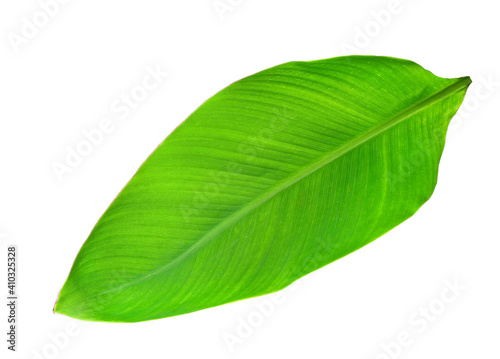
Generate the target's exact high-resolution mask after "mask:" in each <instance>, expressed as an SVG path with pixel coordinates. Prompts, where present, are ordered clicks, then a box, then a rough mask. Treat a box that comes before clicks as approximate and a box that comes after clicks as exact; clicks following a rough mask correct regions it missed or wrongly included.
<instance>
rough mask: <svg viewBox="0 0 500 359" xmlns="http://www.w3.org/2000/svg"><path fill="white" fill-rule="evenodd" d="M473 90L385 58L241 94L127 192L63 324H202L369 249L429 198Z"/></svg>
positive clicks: (276, 73) (323, 66)
mask: <svg viewBox="0 0 500 359" xmlns="http://www.w3.org/2000/svg"><path fill="white" fill-rule="evenodd" d="M469 84H470V79H469V78H468V77H462V78H456V79H444V78H440V77H437V76H435V75H433V74H432V73H430V72H429V71H427V70H425V69H423V68H422V67H420V66H419V65H417V64H415V63H413V62H410V61H407V60H401V59H395V58H388V57H373V56H349V57H339V58H332V59H326V60H319V61H312V62H291V63H286V64H283V65H279V66H276V67H273V68H270V69H268V70H264V71H262V72H259V73H257V74H255V75H252V76H249V77H247V78H244V79H242V80H240V81H237V82H235V83H233V84H232V85H230V86H228V87H227V88H225V89H224V90H222V91H220V92H219V93H217V94H216V95H215V96H213V97H212V98H210V99H209V100H207V101H206V102H205V103H204V104H203V105H202V106H200V107H199V108H198V109H197V110H196V111H195V112H194V113H193V114H192V115H191V116H190V117H189V118H188V119H186V120H185V121H184V122H183V123H182V124H181V125H180V126H179V127H178V128H177V129H176V130H175V131H174V132H173V133H172V134H170V136H168V137H167V139H166V140H165V141H164V142H163V143H162V144H161V145H160V146H159V147H158V148H157V149H156V151H155V152H154V153H153V154H151V156H150V157H149V158H148V159H147V160H146V162H144V164H143V165H142V166H141V167H140V168H139V170H138V171H137V173H136V174H135V175H134V177H133V178H132V179H131V180H130V182H129V183H128V184H127V186H126V187H125V188H124V189H123V190H122V191H121V193H120V194H119V195H118V197H117V198H116V199H115V201H114V202H113V203H112V204H111V206H110V207H109V208H108V210H107V211H106V212H105V213H104V215H103V216H102V217H101V219H100V220H99V221H98V223H97V224H96V226H95V228H94V229H93V231H92V232H91V234H90V236H89V238H88V239H87V241H86V242H85V244H84V245H83V247H82V248H81V250H80V252H79V254H78V256H77V258H76V260H75V262H74V265H73V267H72V270H71V273H70V275H69V277H68V279H67V281H66V283H65V284H64V287H63V288H62V290H61V293H60V296H59V299H58V301H57V303H56V306H55V309H54V310H55V312H57V313H63V314H66V315H68V316H71V317H75V318H79V319H83V320H91V321H110V322H137V321H145V320H152V319H158V318H163V317H169V316H174V315H179V314H184V313H189V312H193V311H197V310H200V309H204V308H209V307H213V306H217V305H221V304H224V303H228V302H233V301H236V300H240V299H245V298H249V297H254V296H258V295H263V294H267V293H271V292H275V291H277V290H280V289H282V288H284V287H286V286H287V285H289V284H290V283H292V282H293V281H295V280H297V279H298V278H300V277H302V276H304V275H306V274H307V273H310V272H311V271H314V270H316V269H318V268H320V267H322V266H324V265H326V264H328V263H331V262H333V261H335V260H336V259H339V258H341V257H343V256H345V255H347V254H349V253H351V252H353V251H355V250H356V249H358V248H360V247H362V246H364V245H366V244H368V243H370V242H371V241H373V240H375V239H376V238H378V237H379V236H381V235H383V234H384V233H386V232H387V231H389V230H390V229H391V228H393V227H395V226H397V225H398V224H400V223H401V222H403V221H404V220H406V219H407V218H409V217H410V216H412V215H413V214H414V213H415V212H416V211H417V210H418V208H419V207H420V206H421V205H422V204H423V203H424V202H425V201H427V200H428V199H429V197H430V196H431V194H432V192H433V190H434V187H435V185H436V181H437V174H438V164H439V160H440V157H441V153H442V151H443V147H444V143H445V135H446V130H447V126H448V124H449V122H450V120H451V118H452V116H453V115H454V114H455V112H456V111H457V109H458V108H459V106H460V104H461V103H462V101H463V98H464V96H465V92H466V89H467V87H468V85H469ZM359 265H360V266H362V265H363V263H359Z"/></svg>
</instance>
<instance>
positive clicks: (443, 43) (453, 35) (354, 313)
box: [0, 0, 500, 359]
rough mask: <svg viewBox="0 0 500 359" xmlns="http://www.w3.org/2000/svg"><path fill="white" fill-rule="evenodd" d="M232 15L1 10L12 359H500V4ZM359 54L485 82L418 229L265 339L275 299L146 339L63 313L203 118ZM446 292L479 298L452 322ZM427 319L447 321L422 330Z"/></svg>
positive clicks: (346, 262) (257, 10)
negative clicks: (277, 70)
mask: <svg viewBox="0 0 500 359" xmlns="http://www.w3.org/2000/svg"><path fill="white" fill-rule="evenodd" d="M45 1H48V0H45ZM61 1H62V0H61ZM221 3H222V4H233V5H228V6H230V8H231V11H229V10H228V11H227V12H224V13H223V14H221V16H219V14H218V13H217V11H216V10H215V8H214V3H213V0H203V1H201V0H198V1H154V0H143V1H124V0H109V1H95V0H90V1H89V0H87V1H77V0H72V1H69V2H68V3H67V4H64V5H60V6H59V9H57V11H56V10H53V14H52V17H49V18H48V21H47V24H46V25H45V26H44V25H43V20H44V18H43V15H40V14H39V12H40V11H41V7H40V4H39V2H37V1H34V0H30V1H28V0H22V1H21V0H17V1H2V3H1V5H0V24H1V25H0V26H1V32H2V41H1V42H0V96H1V97H0V98H1V100H0V121H1V122H0V123H1V129H0V165H1V170H2V172H1V175H0V195H1V196H0V232H1V233H3V237H5V238H3V239H2V238H0V240H1V241H2V243H1V262H0V265H1V267H0V287H1V288H5V287H6V284H2V282H6V279H5V278H6V269H5V268H6V265H5V257H6V245H7V244H10V243H13V244H16V245H17V246H18V248H19V268H20V269H19V277H18V280H19V288H18V289H19V295H20V302H19V303H20V305H19V320H20V325H19V330H20V333H19V343H18V344H19V348H18V349H19V350H18V352H17V353H15V354H12V353H9V352H8V351H7V350H6V342H5V340H6V335H5V332H6V330H7V323H6V313H4V309H5V305H4V304H2V303H4V300H5V299H1V302H0V304H1V306H2V307H3V309H2V311H1V313H0V314H1V317H0V327H1V329H0V330H1V333H3V334H2V335H1V340H0V343H2V344H1V348H0V353H1V354H0V356H1V358H7V357H13V358H17V357H19V358H40V357H42V358H74V359H78V358H110V357H112V358H135V357H140V356H143V355H144V356H147V357H154V358H226V357H234V358H300V357H311V358H343V359H351V358H352V359H355V358H379V359H387V358H389V356H388V355H386V354H384V351H383V348H382V347H383V346H384V344H385V345H389V346H391V347H392V350H394V353H395V354H397V355H393V356H394V357H396V356H397V357H401V358H407V359H412V358H499V357H500V348H499V346H498V338H499V337H500V327H499V325H498V323H499V320H500V305H499V303H500V286H499V280H498V274H499V273H500V261H499V260H498V253H499V250H500V244H499V230H498V219H499V217H500V209H499V205H498V203H499V199H500V198H499V197H500V193H499V185H498V184H499V183H500V172H499V169H498V158H499V143H498V138H499V135H498V134H499V131H500V121H499V120H500V118H499V117H500V116H499V103H498V102H499V97H500V94H499V93H500V84H499V81H500V69H499V66H500V65H499V64H500V47H499V46H498V35H499V34H500V21H499V18H498V16H499V10H500V9H499V8H498V4H497V3H496V2H495V1H493V0H475V1H459V0H440V1H436V0H414V1H409V0H401V1H399V2H397V1H396V3H395V4H393V2H391V1H389V0H377V1H368V0H363V1H338V0H336V1H326V0H325V1H320V0H308V1H292V0H279V1H263V0H243V1H236V0H222V1H221ZM37 14H38V15H37ZM33 16H35V17H36V16H41V17H40V18H39V19H38V24H39V25H40V26H38V27H37V29H35V30H36V33H34V34H31V35H30V36H28V37H31V38H29V39H28V38H26V37H23V38H24V41H22V42H21V43H17V45H16V42H15V41H14V40H13V39H16V40H17V41H20V40H19V37H21V36H24V35H23V32H22V30H23V24H24V22H23V18H27V19H29V21H30V22H32V21H33V20H32V19H33ZM40 21H42V23H40ZM24 26H25V27H26V25H24ZM24 30H26V29H24ZM32 30H33V29H32ZM28 35H29V34H28ZM16 36H17V37H16ZM347 45H350V46H351V47H350V51H351V52H353V51H357V52H358V53H360V54H375V55H389V56H395V57H401V58H406V59H411V60H413V61H415V62H417V63H419V64H421V65H422V66H424V67H425V68H427V69H429V70H431V71H433V72H434V73H435V74H437V75H439V76H443V77H459V76H465V75H469V76H471V77H472V79H473V81H474V83H473V84H472V86H471V88H470V89H469V92H468V95H467V98H466V102H465V104H464V107H463V110H462V111H461V113H460V115H459V116H458V117H456V118H455V119H454V120H453V121H452V124H451V127H450V130H449V133H448V140H447V144H446V148H445V151H444V154H443V158H442V162H441V166H440V175H439V182H438V185H437V187H436V190H435V192H434V195H433V197H432V198H431V199H430V200H429V202H427V203H426V204H425V205H424V206H423V207H422V208H421V209H420V211H419V212H418V213H417V214H416V215H415V216H413V217H412V218H411V219H409V220H408V221H406V222H405V223H403V224H401V225H400V226H399V227H397V228H395V229H394V230H392V231H391V232H390V233H388V234H387V235H385V236H383V237H382V238H379V239H378V240H376V241H375V242H374V243H372V244H370V245H368V246H367V247H364V248H363V249H361V250H359V251H357V252H355V253H353V254H351V255H349V256H347V257H345V258H343V259H341V260H339V261H337V262H335V263H333V264H331V265H329V266H327V267H325V268H323V269H321V270H319V271H317V272H315V273H313V274H311V275H309V276H307V277H305V278H303V279H302V280H301V281H299V282H298V283H299V285H298V286H295V287H292V288H288V289H286V290H285V291H284V292H283V293H282V296H281V297H280V300H279V301H278V302H275V303H274V304H273V308H272V309H273V313H272V314H270V315H267V316H265V318H264V319H263V320H261V323H257V324H255V321H256V320H258V319H259V318H262V317H263V316H264V315H263V314H262V313H261V311H262V310H259V309H257V308H258V307H259V306H260V307H262V306H263V305H264V306H265V305H266V304H267V308H268V309H269V308H270V306H269V302H267V301H268V300H270V298H265V297H261V298H254V299H251V300H246V301H241V302H237V303H233V304H228V305H224V306H221V307H218V308H213V309H208V310H204V311H201V312H197V313H192V314H188V315H183V316H178V317H173V318H167V319H162V320H157V321H152V322H145V323H138V324H106V323H87V322H81V321H77V320H74V319H71V318H68V317H65V316H61V315H55V314H53V313H52V306H53V304H54V301H55V299H56V297H57V294H58V291H59V289H60V287H61V286H62V284H63V282H64V280H65V279H66V276H67V274H68V271H69V269H70V267H71V264H72V262H73V260H74V257H75V256H76V254H77V252H78V250H79V248H80V246H81V245H82V243H83V242H84V240H85V239H86V237H87V235H88V233H89V232H90V230H91V228H92V227H93V225H94V224H95V222H96V221H97V219H98V218H99V217H100V215H101V214H102V213H103V211H104V210H105V209H106V208H107V206H108V205H109V204H110V202H111V201H112V200H113V198H114V197H115V195H116V194H117V193H118V192H119V191H120V189H121V188H122V187H123V186H124V185H125V184H126V183H127V181H128V180H129V179H130V178H131V176H132V175H133V174H134V173H135V171H136V169H137V168H138V166H139V165H140V164H141V163H142V161H143V160H144V159H145V158H146V157H147V156H148V155H149V154H150V153H151V152H152V151H153V150H154V149H155V147H156V146H157V145H158V144H159V143H160V142H161V141H162V140H163V139H164V138H165V137H166V136H167V135H168V134H169V133H170V132H171V131H172V130H173V129H174V128H175V127H176V126H177V125H178V124H179V123H180V122H181V121H183V120H184V119H185V118H186V117H187V116H188V115H189V114H190V113H191V112H192V111H193V110H194V109H195V108H196V107H197V106H199V105H200V104H201V103H202V102H203V101H204V100H206V99H207V98H209V97H210V96H212V95H213V94H214V93H216V92H217V91H219V90H220V89H222V88H223V87H225V86H227V85H228V84H229V83H231V82H233V81H236V80H238V79H240V78H242V77H244V76H247V75H250V74H252V73H255V72H257V71H259V70H262V69H265V68H268V67H271V66H274V65H277V64H280V63H283V62H287V61H291V60H314V59H321V58H328V57H334V56H340V55H344V54H347V53H348V51H346V48H349V46H347ZM16 50H17V51H16ZM148 66H151V67H153V68H154V67H156V66H160V68H161V69H162V70H165V71H166V70H168V72H169V75H168V77H165V78H164V80H163V82H162V83H161V85H159V86H158V87H157V88H156V89H155V90H152V91H150V92H148V93H147V98H146V100H144V101H143V102H141V103H140V104H139V105H138V107H137V108H136V109H133V110H132V111H131V112H130V115H129V116H128V117H127V118H125V119H123V120H120V119H118V116H117V114H116V113H114V112H113V111H111V109H110V106H111V105H112V104H113V103H114V101H115V100H117V99H119V98H120V96H121V94H127V93H130V91H132V89H134V87H135V86H136V85H140V84H141V82H142V80H143V79H144V77H145V76H146V74H147V70H146V68H147V67H148ZM488 82H489V83H490V85H488V86H486V85H485V83H488ZM106 117H107V118H110V119H111V120H112V121H113V124H114V126H113V130H112V131H111V132H110V133H108V134H106V135H105V137H104V139H103V141H102V143H101V144H99V145H96V146H94V147H93V149H92V153H91V154H90V155H88V156H87V157H85V158H83V159H82V161H81V164H79V165H78V166H76V167H75V168H74V169H73V170H72V172H71V173H66V174H64V176H63V177H62V181H59V180H58V178H57V176H56V174H55V172H54V170H53V168H52V166H53V163H54V162H55V161H56V162H60V163H64V161H65V156H66V155H67V151H68V149H67V146H70V147H71V148H75V147H76V146H78V144H79V142H80V141H82V140H84V139H85V137H84V135H83V132H82V131H84V130H87V131H88V130H92V129H95V128H97V127H98V126H99V122H100V121H101V119H103V118H106ZM447 280H448V281H450V282H453V281H458V283H459V284H460V285H461V286H464V287H465V289H460V291H459V292H458V294H457V295H455V298H454V299H455V300H454V301H453V303H448V304H444V305H442V304H443V302H442V301H441V299H440V298H441V293H442V292H443V290H445V288H446V284H445V282H446V281H447ZM0 292H1V293H2V298H4V296H5V297H6V294H5V295H4V294H3V293H4V289H2V290H1V291H0ZM448 295H449V296H450V293H448ZM429 305H430V306H431V307H433V309H432V310H433V311H434V312H439V313H440V314H439V315H435V316H434V317H433V320H432V321H430V320H424V322H422V321H420V322H419V323H420V324H418V325H416V324H415V323H414V322H413V324H412V318H413V320H415V319H416V318H420V320H422V317H419V314H418V310H419V308H420V307H424V308H425V307H428V306H429ZM415 313H416V314H415ZM265 314H269V313H265ZM249 317H250V322H251V323H253V324H254V328H251V330H250V331H248V328H247V333H246V335H244V336H246V338H243V339H241V340H239V341H238V343H236V344H235V345H233V346H228V345H227V343H226V340H225V338H227V337H228V336H231V335H234V336H235V337H237V336H238V330H239V331H240V332H241V330H242V327H243V326H244V324H241V323H247V324H248V321H249ZM426 321H427V322H428V323H427V324H428V325H425V324H426ZM68 325H70V326H71V325H72V326H73V327H74V328H73V330H72V331H71V333H69V334H72V336H68V334H67V333H66V332H67V331H68V328H67V326H68ZM75 332H76V333H75ZM403 332H407V333H408V335H409V336H410V339H409V342H410V343H409V345H406V346H405V347H403V348H401V349H400V350H399V349H397V347H396V346H394V344H390V343H392V342H394V341H395V340H397V338H398V336H399V335H400V334H401V333H403ZM240 334H241V333H240ZM54 337H57V338H59V347H57V346H56V344H57V343H56V344H54V341H55V342H58V340H55V339H52V338H54ZM66 337H68V338H69V339H68V340H63V339H64V338H66ZM240 337H241V336H240ZM232 338H233V339H234V337H232ZM238 338H239V337H238ZM405 343H406V344H408V341H406V342H405ZM398 345H399V344H398ZM230 349H233V351H230ZM37 353H38V354H37Z"/></svg>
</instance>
